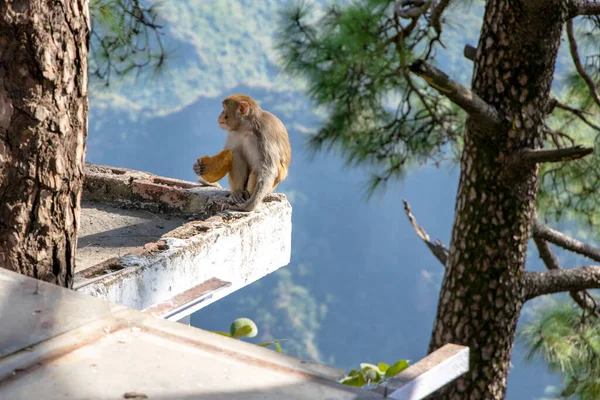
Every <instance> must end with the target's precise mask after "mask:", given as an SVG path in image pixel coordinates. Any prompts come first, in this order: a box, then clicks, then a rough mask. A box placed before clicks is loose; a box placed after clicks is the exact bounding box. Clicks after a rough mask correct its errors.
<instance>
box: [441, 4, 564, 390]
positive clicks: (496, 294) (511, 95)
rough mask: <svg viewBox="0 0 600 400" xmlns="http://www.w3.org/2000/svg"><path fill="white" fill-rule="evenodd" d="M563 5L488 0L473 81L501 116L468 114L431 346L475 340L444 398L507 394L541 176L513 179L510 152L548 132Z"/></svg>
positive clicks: (524, 173)
mask: <svg viewBox="0 0 600 400" xmlns="http://www.w3.org/2000/svg"><path fill="white" fill-rule="evenodd" d="M562 4H563V2H562V1H559V0H545V1H542V0H538V1H536V0H530V1H524V2H518V1H510V0H488V1H487V5H486V10H485V16H484V21H483V26H482V31H481V37H480V42H479V45H478V50H477V55H476V58H475V67H474V74H473V82H472V90H473V91H474V92H475V93H477V94H478V95H479V96H480V97H482V98H483V99H484V100H485V101H487V102H488V103H489V104H491V105H493V106H495V107H496V108H497V109H498V110H499V111H500V113H501V115H502V116H503V117H504V120H503V121H504V122H503V126H502V127H501V128H500V129H497V128H491V127H489V126H483V125H481V124H480V123H478V122H477V121H476V120H474V119H473V118H469V120H468V121H467V127H466V133H465V144H464V150H463V155H462V160H461V176H460V183H459V188H458V194H457V200H456V209H455V213H456V214H455V220H454V226H453V232H452V239H451V246H450V257H449V259H448V262H447V265H446V268H447V270H446V274H445V277H444V280H443V283H442V289H441V293H440V299H439V305H438V310H437V316H436V321H435V324H434V329H433V333H432V338H431V342H430V348H429V350H430V351H433V350H435V349H437V348H439V347H441V346H442V345H444V344H445V343H457V344H462V345H466V346H469V348H470V351H471V357H470V370H469V372H468V373H467V374H465V375H464V376H463V377H462V378H460V379H458V380H457V381H455V382H454V383H452V384H450V385H448V386H447V387H446V388H444V389H443V390H442V391H441V393H438V395H440V396H439V397H441V398H444V399H457V400H458V399H460V400H463V399H502V398H504V395H505V391H506V379H507V375H508V371H509V363H510V357H511V351H512V348H513V343H514V338H515V330H516V325H517V319H518V317H519V313H520V311H521V308H522V305H523V302H524V297H523V287H522V284H521V281H520V278H521V275H522V273H523V270H524V266H525V258H526V253H527V241H528V238H529V234H530V223H531V218H532V216H533V211H534V206H535V198H536V191H537V176H538V169H537V168H530V169H522V170H520V171H517V172H516V173H513V174H512V175H510V176H509V177H508V178H507V175H506V172H507V169H506V160H507V159H508V157H509V156H510V155H511V154H513V153H514V152H516V151H518V150H519V149H523V148H535V147H536V146H538V147H539V145H540V143H541V141H542V127H543V121H544V117H545V115H544V110H545V107H546V104H547V101H548V98H549V93H550V87H551V84H552V77H553V73H554V63H555V60H556V55H557V52H558V48H559V45H560V42H561V33H562V27H563V25H564V22H565V18H566V10H565V8H564V7H562ZM436 397H437V396H436Z"/></svg>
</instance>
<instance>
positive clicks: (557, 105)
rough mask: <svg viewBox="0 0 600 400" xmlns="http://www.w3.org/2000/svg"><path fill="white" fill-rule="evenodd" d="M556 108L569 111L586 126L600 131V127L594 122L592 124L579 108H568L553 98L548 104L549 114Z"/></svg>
mask: <svg viewBox="0 0 600 400" xmlns="http://www.w3.org/2000/svg"><path fill="white" fill-rule="evenodd" d="M555 108H560V109H561V110H565V111H568V112H570V113H572V114H574V115H575V116H576V117H577V118H579V119H580V120H582V121H583V122H584V123H585V124H586V125H588V126H589V127H591V128H594V129H596V130H597V131H600V125H596V124H594V123H593V122H591V121H590V120H589V119H588V118H587V117H586V114H587V113H586V112H585V111H583V110H580V109H577V108H573V107H571V106H568V105H566V104H564V103H561V102H560V101H559V100H558V99H556V98H553V99H551V100H550V101H549V102H548V110H547V114H550V113H552V111H554V109H555Z"/></svg>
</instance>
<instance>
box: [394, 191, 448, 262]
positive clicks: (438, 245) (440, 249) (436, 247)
mask: <svg viewBox="0 0 600 400" xmlns="http://www.w3.org/2000/svg"><path fill="white" fill-rule="evenodd" d="M402 202H403V203H404V212H405V213H406V216H407V217H408V219H409V221H410V224H411V225H412V227H413V228H414V230H415V232H417V235H419V237H420V238H421V239H422V240H423V241H424V242H425V244H426V245H427V247H428V248H429V250H430V251H431V252H432V253H433V255H434V256H435V258H437V259H438V260H439V261H440V262H441V263H442V265H443V266H444V267H445V266H446V261H448V256H449V255H450V251H449V250H448V249H447V248H446V246H444V245H443V244H442V242H440V241H439V240H436V241H435V242H432V241H431V239H430V238H429V235H428V234H427V232H425V229H423V228H422V227H421V226H419V224H418V223H417V220H416V218H415V216H414V215H413V214H412V211H411V210H410V204H408V202H407V201H406V200H402Z"/></svg>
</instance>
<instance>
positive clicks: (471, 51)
mask: <svg viewBox="0 0 600 400" xmlns="http://www.w3.org/2000/svg"><path fill="white" fill-rule="evenodd" d="M476 54H477V47H474V46H471V45H470V44H465V49H464V50H463V55H464V56H465V58H466V59H468V60H471V61H475V55H476Z"/></svg>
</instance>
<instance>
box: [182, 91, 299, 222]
mask: <svg viewBox="0 0 600 400" xmlns="http://www.w3.org/2000/svg"><path fill="white" fill-rule="evenodd" d="M217 121H218V123H219V126H220V127H221V128H222V129H223V130H226V131H227V141H226V143H225V147H224V149H225V150H230V151H231V153H232V156H233V157H232V159H231V166H230V167H229V169H228V170H226V168H223V166H224V165H227V163H226V162H221V163H220V167H219V168H210V166H209V165H208V164H206V163H205V162H204V161H203V160H206V161H210V160H211V157H209V158H208V159H206V158H204V157H203V158H202V159H199V160H198V162H197V163H196V164H194V172H196V174H197V175H201V176H203V177H204V178H203V180H205V181H208V182H209V183H210V182H211V180H212V179H215V178H218V179H216V180H219V179H221V178H222V177H223V176H225V174H226V173H227V172H229V176H228V181H229V188H230V190H231V199H232V200H233V201H234V203H235V204H233V205H232V206H230V208H231V209H233V210H238V211H252V210H254V209H255V208H256V206H257V205H258V204H260V202H261V201H262V200H263V198H264V197H265V196H266V195H268V194H269V193H271V192H272V191H273V190H274V189H275V187H277V185H278V184H279V182H281V181H283V180H284V179H285V177H286V176H287V173H288V168H289V165H290V161H291V158H292V149H291V147H290V140H289V138H288V133H287V130H286V129H285V126H284V125H283V123H282V122H281V121H280V120H279V118H277V117H276V116H275V115H273V114H271V113H270V112H268V111H265V110H263V109H262V108H260V106H259V105H258V103H257V102H256V101H255V100H254V99H253V98H252V97H250V96H246V95H242V94H234V95H231V96H229V97H227V98H226V99H225V100H223V111H221V114H220V115H219V118H218V120H217ZM221 153H223V152H221ZM221 153H219V155H220V154H221ZM219 155H217V156H215V157H219ZM215 157H213V158H215ZM209 169H212V170H213V172H216V171H217V170H218V171H220V172H219V173H213V176H212V179H210V180H209V179H206V178H207V172H208V170H209ZM221 173H222V175H221ZM216 180H215V181H216Z"/></svg>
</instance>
